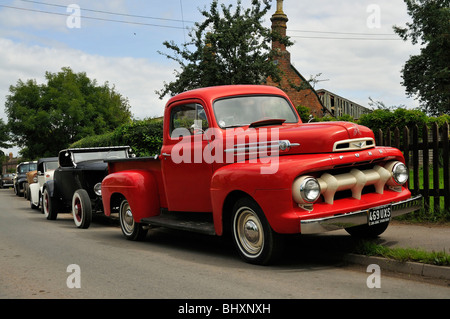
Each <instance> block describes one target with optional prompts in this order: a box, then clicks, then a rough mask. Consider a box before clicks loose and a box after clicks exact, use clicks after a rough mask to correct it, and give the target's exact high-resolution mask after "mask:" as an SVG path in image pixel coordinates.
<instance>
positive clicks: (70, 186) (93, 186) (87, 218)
mask: <svg viewBox="0 0 450 319" xmlns="http://www.w3.org/2000/svg"><path fill="white" fill-rule="evenodd" d="M129 151H130V147H129V146H113V147H98V148H72V149H66V150H62V151H60V152H59V155H58V162H59V167H58V168H57V169H56V170H55V172H54V174H53V180H50V181H47V182H46V183H45V184H44V186H43V190H42V208H43V212H44V214H45V216H46V218H47V219H49V220H54V219H56V217H57V216H58V213H70V212H72V214H73V219H74V221H75V225H76V226H77V227H78V228H88V227H89V225H90V223H91V220H92V214H93V213H102V212H103V204H102V199H101V189H100V186H101V182H102V180H103V178H104V177H105V176H106V175H107V174H108V164H107V163H105V162H104V160H106V159H112V158H128V157H129V156H130V155H129V154H130V153H129Z"/></svg>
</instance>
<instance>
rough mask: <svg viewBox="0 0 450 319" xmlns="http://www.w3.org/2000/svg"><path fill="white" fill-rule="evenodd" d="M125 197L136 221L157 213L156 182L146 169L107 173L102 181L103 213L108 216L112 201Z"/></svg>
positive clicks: (157, 196) (158, 205)
mask: <svg viewBox="0 0 450 319" xmlns="http://www.w3.org/2000/svg"><path fill="white" fill-rule="evenodd" d="M118 197H120V198H125V199H126V200H127V201H128V203H129V204H130V207H131V210H132V211H133V217H134V220H135V221H136V222H140V220H141V219H142V218H146V217H151V216H156V215H159V212H160V202H159V195H158V184H157V182H156V179H155V177H154V176H153V174H152V173H151V172H150V171H147V170H127V171H120V172H117V173H112V174H109V175H107V176H106V177H105V178H104V179H103V181H102V202H103V208H104V213H105V215H106V216H110V215H111V212H112V207H113V205H112V204H113V203H115V202H114V201H115V200H116V199H117V198H118Z"/></svg>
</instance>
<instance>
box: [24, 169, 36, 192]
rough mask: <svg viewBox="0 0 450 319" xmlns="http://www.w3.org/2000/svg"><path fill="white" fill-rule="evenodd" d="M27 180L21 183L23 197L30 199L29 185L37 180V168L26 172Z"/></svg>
mask: <svg viewBox="0 0 450 319" xmlns="http://www.w3.org/2000/svg"><path fill="white" fill-rule="evenodd" d="M26 176H27V180H26V181H25V182H24V183H23V197H24V198H25V199H26V200H30V185H31V184H34V183H36V182H37V170H36V169H35V170H33V171H29V172H27V173H26Z"/></svg>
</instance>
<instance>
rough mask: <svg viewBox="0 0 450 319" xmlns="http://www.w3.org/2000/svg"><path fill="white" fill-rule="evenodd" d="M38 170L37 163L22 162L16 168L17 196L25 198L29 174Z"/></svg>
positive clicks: (15, 183) (15, 185)
mask: <svg viewBox="0 0 450 319" xmlns="http://www.w3.org/2000/svg"><path fill="white" fill-rule="evenodd" d="M36 168H37V161H32V162H22V163H20V164H18V165H17V166H16V176H15V177H14V193H15V194H16V195H17V196H23V194H24V190H25V187H24V186H26V185H27V173H28V172H31V171H35V170H36Z"/></svg>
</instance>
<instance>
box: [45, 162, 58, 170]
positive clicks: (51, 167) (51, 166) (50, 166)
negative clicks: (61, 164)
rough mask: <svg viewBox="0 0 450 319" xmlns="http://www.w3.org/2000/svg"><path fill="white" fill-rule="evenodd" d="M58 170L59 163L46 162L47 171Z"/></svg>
mask: <svg viewBox="0 0 450 319" xmlns="http://www.w3.org/2000/svg"><path fill="white" fill-rule="evenodd" d="M57 168H58V162H46V163H45V170H46V171H54V170H55V169H57Z"/></svg>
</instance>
